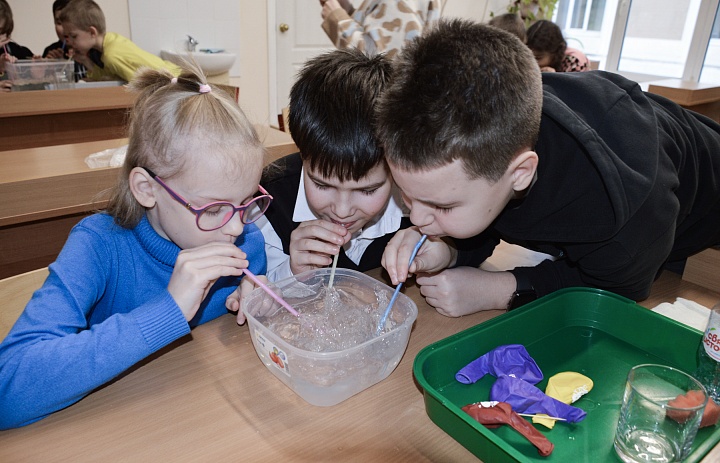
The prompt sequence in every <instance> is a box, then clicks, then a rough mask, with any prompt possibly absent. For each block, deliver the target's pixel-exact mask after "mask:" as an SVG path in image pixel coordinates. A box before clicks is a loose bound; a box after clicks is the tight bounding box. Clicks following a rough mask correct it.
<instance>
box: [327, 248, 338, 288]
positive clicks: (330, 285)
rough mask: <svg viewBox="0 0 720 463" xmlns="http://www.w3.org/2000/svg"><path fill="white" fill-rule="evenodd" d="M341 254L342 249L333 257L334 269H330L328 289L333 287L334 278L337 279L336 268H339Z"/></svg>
mask: <svg viewBox="0 0 720 463" xmlns="http://www.w3.org/2000/svg"><path fill="white" fill-rule="evenodd" d="M339 255H340V251H338V253H337V254H335V257H333V263H332V269H331V270H330V280H329V281H328V289H330V288H332V285H333V280H335V269H336V268H337V261H338V256H339Z"/></svg>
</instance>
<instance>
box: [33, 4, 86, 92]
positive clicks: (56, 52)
mask: <svg viewBox="0 0 720 463" xmlns="http://www.w3.org/2000/svg"><path fill="white" fill-rule="evenodd" d="M69 1H70V0H55V1H54V2H53V4H52V13H53V22H54V23H55V33H56V34H57V37H58V41H57V42H54V43H51V44H50V45H48V46H47V47H45V50H44V51H43V54H42V57H43V58H49V59H70V58H72V54H73V49H72V48H71V47H70V46H69V45H68V44H67V42H66V41H65V33H64V32H63V28H62V21H60V11H62V9H63V8H65V7H66V6H67V4H68V2H69ZM86 73H87V71H86V70H85V66H83V65H82V64H80V63H78V62H77V61H76V62H75V80H76V81H77V80H79V79H82V78H84V77H85V74H86Z"/></svg>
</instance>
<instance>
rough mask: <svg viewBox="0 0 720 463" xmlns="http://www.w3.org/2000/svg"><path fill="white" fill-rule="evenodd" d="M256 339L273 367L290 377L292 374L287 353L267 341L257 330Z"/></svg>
mask: <svg viewBox="0 0 720 463" xmlns="http://www.w3.org/2000/svg"><path fill="white" fill-rule="evenodd" d="M255 339H256V340H257V342H258V344H260V345H261V346H262V350H263V352H265V353H266V355H267V356H268V358H269V359H270V360H271V361H272V363H273V365H275V368H277V369H279V370H280V371H282V372H283V373H285V374H286V375H288V376H290V372H289V371H288V358H287V355H286V354H285V351H283V350H282V349H279V348H278V347H277V346H276V345H275V344H273V343H272V342H270V341H268V340H267V339H265V336H263V335H262V333H261V332H260V331H258V330H255Z"/></svg>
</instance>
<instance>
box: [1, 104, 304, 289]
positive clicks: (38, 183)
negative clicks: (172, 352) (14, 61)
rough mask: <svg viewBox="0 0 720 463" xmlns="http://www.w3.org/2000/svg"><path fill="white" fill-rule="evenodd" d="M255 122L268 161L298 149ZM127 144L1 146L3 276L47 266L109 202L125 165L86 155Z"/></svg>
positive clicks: (284, 136) (283, 135) (282, 135)
mask: <svg viewBox="0 0 720 463" xmlns="http://www.w3.org/2000/svg"><path fill="white" fill-rule="evenodd" d="M57 91H60V90H57ZM27 93H33V92H27ZM255 128H256V130H257V131H258V134H259V135H260V138H261V140H263V142H264V144H265V147H266V148H267V157H266V162H269V161H271V160H274V159H277V158H278V157H281V156H284V155H286V154H290V153H293V152H295V151H297V147H296V146H295V143H294V142H293V141H292V138H291V137H290V136H289V135H288V134H286V133H284V132H281V131H279V130H276V129H272V128H270V127H266V126H256V127H255ZM124 144H127V139H124V138H121V139H113V140H105V141H95V142H85V143H74V144H69V145H61V146H48V147H42V148H26V149H19V150H12V151H0V166H1V168H0V198H2V201H0V278H6V277H8V276H11V275H17V274H19V273H24V272H27V271H30V270H34V269H37V268H41V267H45V266H47V265H48V264H49V263H51V262H52V261H53V260H55V257H56V256H57V254H58V252H59V251H60V249H61V248H62V245H63V244H64V243H65V240H66V239H67V235H68V233H69V231H70V229H71V228H72V227H73V226H74V225H75V224H76V223H77V222H78V221H79V220H80V219H81V218H82V217H84V216H85V215H87V214H88V213H90V212H93V211H96V210H99V209H102V208H103V207H105V205H106V204H107V197H106V196H105V195H103V192H105V191H106V190H108V189H109V188H110V187H112V186H113V185H114V184H115V182H116V180H117V175H118V172H119V170H120V169H118V168H101V169H90V168H89V167H88V166H87V165H86V164H85V158H86V157H87V156H88V155H90V154H92V153H96V152H99V151H103V150H105V149H108V148H116V147H119V146H122V145H124Z"/></svg>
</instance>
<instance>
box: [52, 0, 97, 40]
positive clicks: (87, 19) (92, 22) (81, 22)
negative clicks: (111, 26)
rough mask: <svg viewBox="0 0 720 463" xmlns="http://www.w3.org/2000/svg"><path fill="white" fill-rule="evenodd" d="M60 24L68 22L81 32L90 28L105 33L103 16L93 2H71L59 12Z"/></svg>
mask: <svg viewBox="0 0 720 463" xmlns="http://www.w3.org/2000/svg"><path fill="white" fill-rule="evenodd" d="M60 22H68V23H70V24H72V25H74V26H75V27H77V28H78V29H80V30H82V31H87V30H89V29H90V28H91V27H94V28H95V29H97V31H98V33H100V34H104V33H105V14H104V13H103V11H102V9H101V8H100V6H99V5H98V4H97V3H95V2H94V1H93V0H71V1H70V3H68V4H67V6H65V7H64V8H63V9H62V10H61V11H60Z"/></svg>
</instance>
